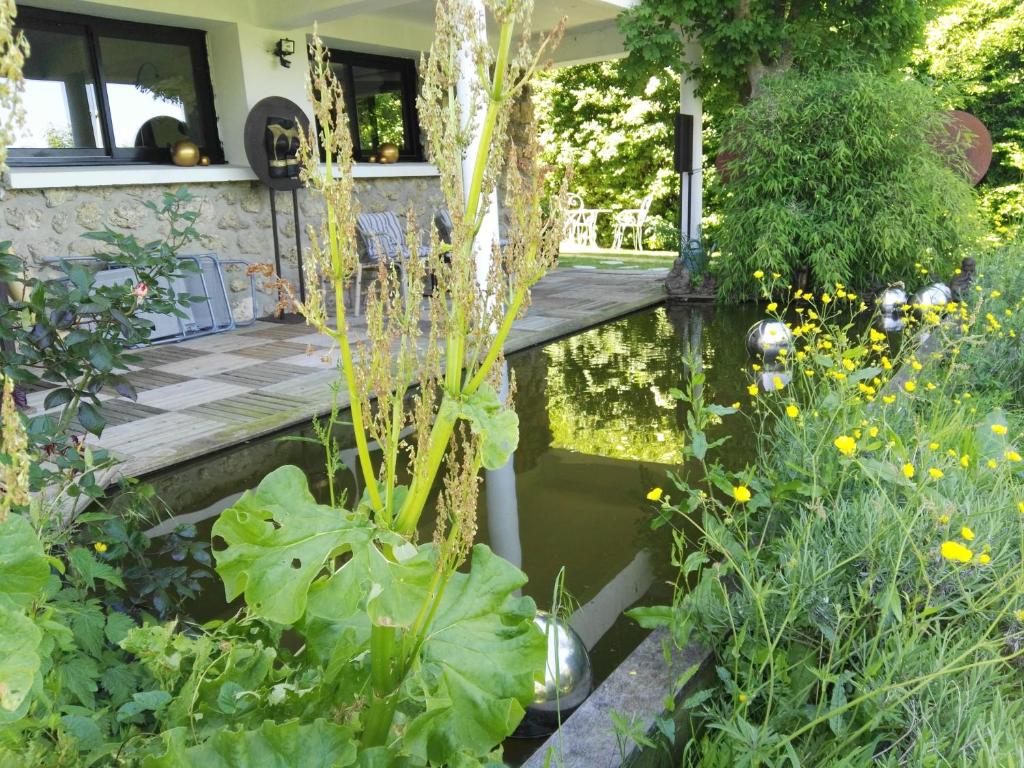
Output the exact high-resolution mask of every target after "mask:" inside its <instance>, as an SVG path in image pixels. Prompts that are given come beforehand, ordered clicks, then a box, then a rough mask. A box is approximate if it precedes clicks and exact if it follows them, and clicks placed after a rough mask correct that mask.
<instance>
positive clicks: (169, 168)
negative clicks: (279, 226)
mask: <svg viewBox="0 0 1024 768" xmlns="http://www.w3.org/2000/svg"><path fill="white" fill-rule="evenodd" d="M9 173H10V184H9V187H10V189H61V188H69V187H121V186H130V185H133V184H142V185H150V184H203V183H215V182H224V181H256V174H254V173H253V172H252V169H251V168H249V166H247V165H196V166H193V167H191V168H179V167H178V166H176V165H109V166H103V167H96V166H36V167H25V166H23V167H12V168H11V169H10V171H9ZM437 175H438V171H437V168H436V167H435V166H434V165H432V164H430V163H389V164H386V165H383V164H380V163H353V165H352V176H353V177H354V178H356V179H401V178H410V177H416V176H420V177H422V176H437Z"/></svg>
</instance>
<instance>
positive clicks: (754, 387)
mask: <svg viewBox="0 0 1024 768" xmlns="http://www.w3.org/2000/svg"><path fill="white" fill-rule="evenodd" d="M747 393H748V394H749V395H750V396H751V397H753V396H754V395H756V394H757V384H751V385H750V386H749V387H747Z"/></svg>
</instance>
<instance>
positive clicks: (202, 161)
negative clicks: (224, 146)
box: [199, 155, 210, 165]
mask: <svg viewBox="0 0 1024 768" xmlns="http://www.w3.org/2000/svg"><path fill="white" fill-rule="evenodd" d="M199 164H200V165H209V164H210V158H209V157H207V156H206V155H200V157H199Z"/></svg>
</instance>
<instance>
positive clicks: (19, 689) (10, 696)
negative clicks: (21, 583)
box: [0, 600, 42, 722]
mask: <svg viewBox="0 0 1024 768" xmlns="http://www.w3.org/2000/svg"><path fill="white" fill-rule="evenodd" d="M41 641H42V633H41V632H40V631H39V628H38V627H37V626H36V625H35V623H34V622H33V621H32V620H31V619H30V618H28V617H27V616H26V615H25V614H24V613H23V612H22V610H21V609H20V608H18V607H17V606H14V605H12V604H11V603H10V602H9V601H6V600H0V715H5V716H6V717H0V722H4V721H5V720H9V719H12V718H18V717H21V716H22V715H23V714H24V713H25V710H26V709H27V704H28V699H27V696H28V694H29V692H30V691H31V690H32V686H33V685H34V684H35V682H36V676H37V675H38V674H39V665H40V663H41V660H40V658H39V643H40V642H41Z"/></svg>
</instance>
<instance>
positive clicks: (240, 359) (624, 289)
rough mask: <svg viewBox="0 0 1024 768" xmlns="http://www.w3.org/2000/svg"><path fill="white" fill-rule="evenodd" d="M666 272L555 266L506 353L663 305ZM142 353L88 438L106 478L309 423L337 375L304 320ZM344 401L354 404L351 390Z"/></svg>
mask: <svg viewBox="0 0 1024 768" xmlns="http://www.w3.org/2000/svg"><path fill="white" fill-rule="evenodd" d="M664 276H665V272H664V271H657V270H650V271H636V272H628V271H600V270H576V269H559V270H556V271H554V272H552V273H551V274H549V275H548V276H547V277H545V278H544V279H543V280H542V281H541V282H540V283H539V284H538V285H537V286H536V288H535V289H534V293H533V305H532V306H531V308H530V312H529V314H528V315H527V316H526V317H525V318H523V319H522V320H520V321H519V322H517V323H516V324H515V326H514V328H513V332H512V334H511V336H510V338H509V341H508V343H507V344H506V352H514V351H516V350H519V349H524V348H526V347H530V346H534V345H536V344H540V343H542V342H545V341H548V340H550V339H553V338H557V337H559V336H563V335H566V334H569V333H573V332H575V331H578V330H580V329H582V328H586V327H588V326H591V325H595V324H597V323H601V322H603V321H605V320H609V319H611V318H614V317H618V316H620V315H624V314H627V313H629V312H632V311H635V310H637V309H642V308H644V307H648V306H651V305H653V304H656V303H658V302H660V301H662V300H663V298H664V295H665V293H664V286H663V280H664ZM363 327H365V326H363ZM354 333H355V335H356V336H357V337H358V336H359V335H360V334H361V333H362V329H361V328H360V327H355V328H354ZM139 355H140V356H141V357H142V363H141V364H139V365H138V366H135V367H134V369H133V370H132V371H131V372H130V373H129V376H128V377H129V379H130V380H131V382H132V384H133V385H134V386H135V387H136V389H137V390H138V400H137V401H136V402H133V401H130V400H126V399H123V398H111V399H106V402H105V403H104V412H105V414H106V417H107V420H108V424H109V426H108V427H107V428H106V429H105V430H104V432H103V435H102V438H101V439H99V440H96V439H95V438H90V440H91V441H92V442H93V443H94V444H96V443H98V444H99V445H100V446H102V447H104V448H107V449H108V450H110V451H111V452H112V453H113V454H114V456H115V457H116V458H117V459H118V460H119V464H118V466H117V469H116V471H115V472H114V473H111V474H110V477H108V478H107V481H108V482H111V481H113V480H114V479H116V477H118V476H121V475H130V476H136V477H139V476H142V475H144V474H146V473H149V472H154V471H156V470H160V469H164V468H166V467H169V466H171V465H173V464H176V463H179V462H182V461H186V460H188V459H193V458H196V457H198V456H202V455H204V454H206V453H210V452H212V451H216V450H219V449H222V448H226V447H229V446H231V445H235V444H237V443H240V442H244V441H245V440H249V439H251V438H254V437H257V436H260V435H265V434H267V433H270V432H274V431H277V430H280V429H283V428H285V427H289V426H292V425H294V424H299V423H302V422H305V421H308V420H309V419H310V418H311V417H313V416H317V415H320V414H322V413H325V412H327V411H328V410H329V409H330V405H331V383H332V382H334V381H335V380H336V379H337V376H338V374H337V370H336V361H337V353H336V351H335V350H333V349H332V344H331V341H330V340H329V339H328V338H326V337H324V336H322V335H320V334H318V333H315V332H312V331H311V329H310V328H309V327H307V326H305V325H302V324H296V325H284V324H277V323H266V322H257V323H256V324H255V325H253V326H250V327H248V328H242V329H239V330H236V331H232V332H229V333H223V334H218V335H215V336H206V337H202V338H197V339H191V340H188V341H183V342H179V343H176V344H167V345H162V346H157V347H150V348H148V349H145V350H143V351H141V352H140V353H139ZM45 394H46V393H45V392H43V391H40V392H33V393H31V395H30V402H29V405H30V407H34V408H36V409H38V408H40V407H41V404H42V402H43V398H44V397H45ZM104 397H105V396H104ZM340 402H341V404H342V405H343V406H344V405H347V404H348V397H347V393H346V392H344V391H343V392H341V393H340Z"/></svg>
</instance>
